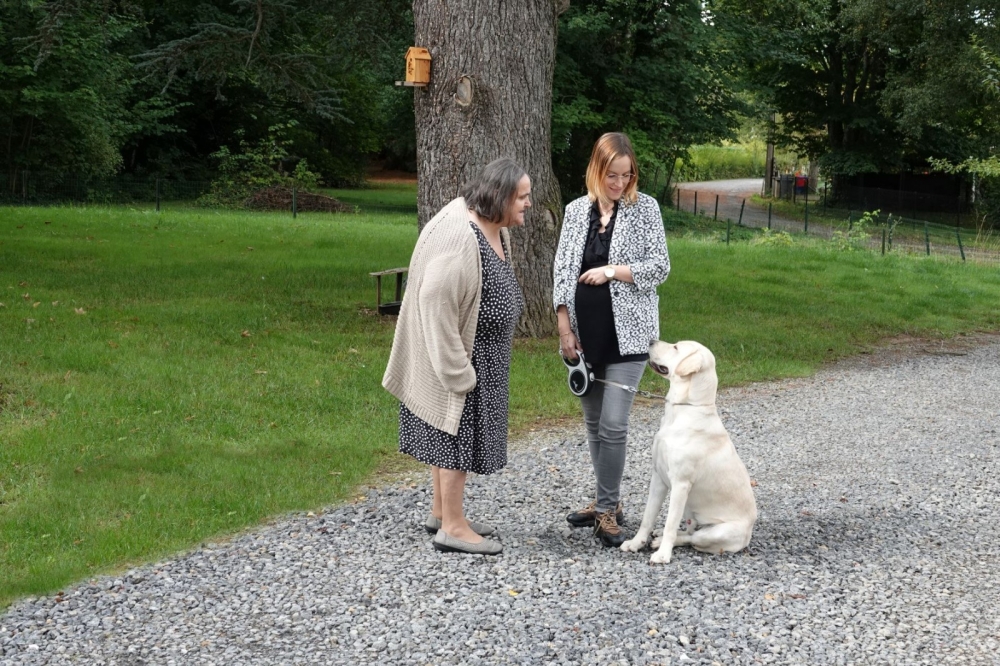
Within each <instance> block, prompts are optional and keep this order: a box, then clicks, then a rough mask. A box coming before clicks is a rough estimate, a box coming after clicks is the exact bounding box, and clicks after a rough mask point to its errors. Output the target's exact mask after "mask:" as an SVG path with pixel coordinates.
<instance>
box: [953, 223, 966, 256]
mask: <svg viewBox="0 0 1000 666" xmlns="http://www.w3.org/2000/svg"><path fill="white" fill-rule="evenodd" d="M955 238H957V239H958V251H959V252H960V253H961V254H962V261H965V248H964V247H962V232H961V231H959V229H958V227H955Z"/></svg>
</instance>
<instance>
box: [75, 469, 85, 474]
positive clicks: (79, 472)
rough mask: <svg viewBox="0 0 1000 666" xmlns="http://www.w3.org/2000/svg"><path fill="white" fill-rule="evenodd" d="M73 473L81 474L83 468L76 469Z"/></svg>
mask: <svg viewBox="0 0 1000 666" xmlns="http://www.w3.org/2000/svg"><path fill="white" fill-rule="evenodd" d="M73 471H74V472H76V473H77V474H83V468H82V467H77V468H76V469H74V470H73Z"/></svg>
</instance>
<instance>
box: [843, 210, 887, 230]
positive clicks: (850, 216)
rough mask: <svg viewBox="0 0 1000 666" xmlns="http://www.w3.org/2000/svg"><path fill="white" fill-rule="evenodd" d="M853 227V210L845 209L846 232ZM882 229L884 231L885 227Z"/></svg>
mask: <svg viewBox="0 0 1000 666" xmlns="http://www.w3.org/2000/svg"><path fill="white" fill-rule="evenodd" d="M853 229H854V211H853V210H849V211H847V233H851V231H852V230H853ZM882 231H885V229H883V230H882Z"/></svg>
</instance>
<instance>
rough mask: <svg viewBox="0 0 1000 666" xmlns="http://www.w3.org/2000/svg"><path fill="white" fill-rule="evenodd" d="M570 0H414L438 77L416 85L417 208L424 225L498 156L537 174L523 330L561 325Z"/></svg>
mask: <svg viewBox="0 0 1000 666" xmlns="http://www.w3.org/2000/svg"><path fill="white" fill-rule="evenodd" d="M568 4H569V3H568V2H565V0H562V1H561V2H560V0H522V1H521V2H517V3H498V2H496V1H495V0H447V1H446V0H414V2H413V22H414V27H415V29H416V46H422V47H424V48H426V49H428V50H429V51H430V54H431V80H430V84H429V85H427V86H426V87H417V88H414V110H415V116H416V132H417V165H418V167H417V177H418V186H417V209H418V219H419V222H418V224H419V226H420V228H423V226H424V225H425V224H426V223H427V221H428V220H430V218H431V217H433V216H434V214H435V213H437V211H438V210H440V209H441V207H442V206H444V205H445V204H446V203H447V202H448V201H450V200H452V199H453V198H455V196H457V194H458V188H459V187H460V186H461V184H462V183H463V182H465V181H466V180H467V179H468V178H471V177H472V176H474V175H475V174H476V173H478V172H479V170H480V169H482V168H483V167H484V166H486V165H487V164H488V163H489V162H491V161H492V160H494V159H497V158H498V157H509V158H511V159H514V160H515V161H517V162H518V163H519V164H520V165H521V166H522V167H524V169H525V170H526V171H527V172H528V175H529V176H530V177H531V190H532V204H533V206H532V208H531V210H530V211H529V214H528V215H527V216H526V219H525V226H524V227H523V228H520V229H513V230H512V244H513V252H512V254H513V261H514V271H515V273H516V274H517V277H518V280H519V281H520V283H521V288H522V290H523V291H524V298H525V306H526V307H525V312H524V316H523V317H522V318H521V322H520V324H519V325H518V334H519V335H524V336H533V337H540V336H546V335H551V334H553V333H554V332H555V330H556V321H555V315H554V313H553V311H552V264H553V261H554V259H555V251H556V244H557V242H558V240H559V225H560V223H561V221H562V203H561V201H560V200H559V184H558V182H557V181H556V177H555V174H554V172H553V170H552V150H551V148H552V140H551V118H552V72H553V69H554V67H555V54H556V26H557V18H558V14H559V13H560V11H562V10H564V9H565V6H566V5H568Z"/></svg>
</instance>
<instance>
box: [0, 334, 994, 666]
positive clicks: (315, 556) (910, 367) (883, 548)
mask: <svg viewBox="0 0 1000 666" xmlns="http://www.w3.org/2000/svg"><path fill="white" fill-rule="evenodd" d="M919 346H920V345H918V349H916V350H915V352H916V353H910V354H903V355H896V356H894V355H891V354H883V353H877V354H874V355H872V356H868V357H861V358H860V359H855V360H853V361H849V362H847V363H845V364H841V365H839V366H837V367H833V368H830V369H827V370H824V371H822V372H820V373H818V374H817V375H816V376H815V377H813V378H810V379H803V380H792V381H783V382H775V383H767V384H758V385H753V386H750V387H746V388H743V389H736V390H730V391H725V392H723V393H722V394H721V395H720V397H719V406H720V410H721V412H722V417H723V421H724V422H725V424H726V425H727V427H728V428H729V431H730V433H731V435H732V437H733V440H734V441H735V443H736V446H737V449H738V450H739V451H740V454H741V456H742V458H743V460H744V462H745V463H746V464H747V467H748V469H749V470H750V474H751V476H752V477H753V478H754V479H755V480H756V482H757V484H758V485H757V487H756V493H757V501H758V505H759V509H760V518H759V520H758V523H757V527H756V530H755V532H754V537H753V541H752V542H751V544H750V548H749V549H748V550H747V551H744V552H743V553H740V554H737V555H731V556H723V557H715V556H704V555H701V554H697V553H695V552H694V551H692V550H690V549H687V548H678V549H677V550H675V551H674V560H673V562H672V563H671V564H669V565H666V566H656V567H653V566H650V565H649V564H648V563H647V561H648V557H649V553H648V552H644V553H639V554H625V553H622V552H619V551H610V550H602V549H601V548H600V547H599V546H598V545H597V544H596V543H595V541H594V540H593V538H592V537H591V536H590V535H589V533H588V531H587V530H580V529H577V530H570V529H568V527H567V526H566V524H565V521H564V519H563V515H564V514H565V513H566V512H567V511H569V510H570V509H572V508H576V507H578V506H580V505H581V504H583V503H584V502H585V501H586V500H587V499H588V496H589V492H590V485H591V478H590V473H589V469H588V468H589V463H588V462H587V454H586V447H585V446H583V445H582V444H581V441H582V429H581V428H580V427H577V426H575V425H574V426H571V427H569V428H567V429H561V430H558V431H548V432H540V433H534V434H533V435H532V436H531V437H530V438H528V439H526V440H525V441H522V442H519V443H518V444H517V446H516V449H517V450H516V451H515V452H514V453H513V455H512V456H511V464H510V465H509V467H508V468H507V469H506V470H505V471H504V472H502V473H500V474H497V475H494V476H492V477H480V478H474V479H473V480H472V482H471V487H470V495H471V500H470V507H471V511H470V513H473V515H474V516H476V517H478V518H482V519H484V520H488V521H490V522H494V523H495V524H498V525H500V526H501V530H502V532H501V533H502V540H503V543H504V546H505V551H504V553H503V554H502V555H501V556H499V557H497V558H492V559H491V558H486V557H468V556H461V555H451V554H449V555H442V554H439V553H437V552H436V551H434V550H433V549H432V548H431V545H430V538H429V536H428V535H427V534H426V533H425V532H424V531H423V528H422V526H421V525H420V524H421V522H422V520H423V518H424V516H425V515H426V512H427V501H428V495H427V488H426V486H425V485H424V479H423V478H421V479H419V483H400V484H397V485H396V486H394V487H386V488H382V489H379V490H372V491H371V492H370V493H369V495H368V497H367V498H366V499H364V500H361V501H359V502H357V503H355V504H350V505H345V506H341V507H335V508H331V509H330V510H329V511H327V512H326V513H324V514H321V515H317V516H312V515H294V516H289V517H286V518H283V519H281V520H280V521H278V522H276V523H274V524H272V525H268V526H265V527H262V528H260V529H259V530H258V531H255V532H253V533H251V534H247V535H244V536H241V537H237V538H235V539H234V540H233V541H231V542H229V543H224V544H218V545H212V546H206V547H203V548H201V549H199V550H197V551H196V552H192V553H189V554H186V555H182V556H179V557H178V558H177V559H173V560H169V561H164V562H159V563H156V564H153V565H150V566H146V567H142V568H140V569H136V570H133V571H130V572H128V573H127V574H124V575H122V576H120V577H118V578H101V579H97V580H94V581H90V582H86V583H82V584H80V585H78V586H76V587H73V588H69V589H67V590H66V591H65V594H63V595H62V596H59V597H57V598H53V597H46V598H39V599H25V600H22V601H21V602H19V603H17V604H15V605H14V606H13V607H11V608H10V609H8V611H7V612H6V613H5V614H4V615H2V616H0V664H2V665H3V666H8V665H13V664H17V665H18V666H21V665H23V664H64V663H80V664H251V663H254V664H314V663H316V664H602V665H610V664H686V663H698V664H713V663H718V664H755V663H783V664H784V663H787V664H947V663H954V664H1000V656H998V655H1000V610H998V607H1000V537H998V536H997V535H998V534H1000V507H998V498H1000V480H998V478H1000V465H998V462H997V461H998V454H1000V449H998V446H1000V434H998V430H1000V418H998V405H1000V402H998V400H997V396H1000V341H997V339H996V338H994V339H993V341H992V342H990V343H988V344H986V345H985V346H979V347H973V348H969V349H966V350H963V351H954V348H953V347H952V348H947V349H944V350H943V351H942V352H941V353H938V354H934V353H931V354H927V353H919V351H920V349H919ZM913 351H914V350H911V352H913ZM659 411H660V410H659V408H658V407H657V406H656V405H655V404H652V403H648V402H647V403H646V404H644V405H639V406H637V408H636V410H635V415H634V421H633V423H634V427H633V433H632V434H633V441H632V442H631V443H630V453H629V460H628V465H627V468H626V478H625V488H626V492H627V494H626V496H625V498H624V500H625V510H626V515H627V517H628V520H629V521H630V522H629V524H630V526H631V527H633V528H634V526H635V525H636V524H637V522H638V519H639V514H640V513H641V508H642V505H643V503H644V501H645V489H646V487H647V483H648V475H649V469H650V465H649V451H648V443H649V441H650V438H651V436H652V433H653V432H654V430H655V428H656V425H657V420H658V416H659Z"/></svg>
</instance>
